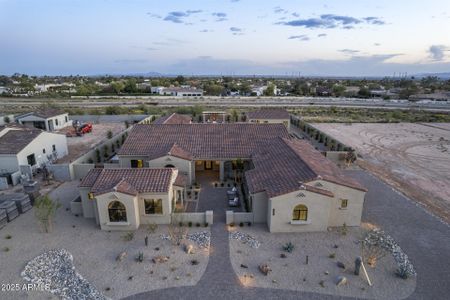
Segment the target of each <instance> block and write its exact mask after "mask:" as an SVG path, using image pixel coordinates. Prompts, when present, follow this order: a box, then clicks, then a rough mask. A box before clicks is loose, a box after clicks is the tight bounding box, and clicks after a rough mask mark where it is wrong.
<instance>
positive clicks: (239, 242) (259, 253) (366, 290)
mask: <svg viewBox="0 0 450 300" xmlns="http://www.w3.org/2000/svg"><path fill="white" fill-rule="evenodd" d="M369 227H371V226H369V224H363V226H362V227H361V228H345V229H342V228H335V229H333V230H330V231H329V232H317V233H312V232H311V233H304V234H301V235H299V234H292V233H280V234H276V235H274V234H270V233H267V231H266V230H265V228H264V227H263V226H258V225H256V226H251V227H248V226H244V227H236V226H235V227H230V228H229V230H230V259H231V263H232V266H233V269H234V271H235V273H236V274H237V276H238V278H239V280H240V282H241V284H242V285H243V286H249V287H260V288H275V289H286V290H295V291H306V292H316V293H323V294H332V295H339V296H349V297H356V298H364V299H403V298H406V297H408V296H409V295H411V294H412V293H413V291H414V289H415V286H416V276H415V275H412V276H408V278H407V279H402V278H400V277H399V276H398V274H396V270H397V269H398V263H397V262H398V261H399V259H398V258H399V257H398V253H400V252H401V250H399V248H397V250H394V251H393V253H395V254H394V255H392V253H384V254H385V255H384V256H379V257H381V258H378V260H377V261H376V263H375V266H374V267H371V266H370V265H369V264H368V263H367V258H368V257H369V256H368V255H367V252H365V254H366V255H363V261H364V264H365V268H366V270H367V273H368V276H369V279H370V281H371V284H372V286H369V284H368V281H367V280H366V278H365V276H364V273H363V271H360V273H359V275H355V274H354V271H355V258H357V257H358V256H361V255H362V252H361V247H362V246H361V243H362V242H361V240H362V239H363V238H364V237H365V236H366V234H367V233H368V232H370V229H372V228H370V229H369ZM385 240H389V237H387V239H385ZM392 242H393V241H392ZM393 243H394V244H395V242H393ZM394 248H395V247H394ZM395 257H396V258H395ZM402 259H405V256H403V258H402ZM406 260H408V259H407V257H406ZM369 261H370V260H369ZM408 265H409V264H408ZM409 267H411V268H413V267H412V265H409ZM410 271H411V272H414V271H413V269H411V270H410ZM265 272H267V275H265Z"/></svg>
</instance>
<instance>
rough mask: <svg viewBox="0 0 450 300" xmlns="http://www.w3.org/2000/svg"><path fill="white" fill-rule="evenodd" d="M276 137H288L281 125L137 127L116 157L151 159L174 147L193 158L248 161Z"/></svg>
mask: <svg viewBox="0 0 450 300" xmlns="http://www.w3.org/2000/svg"><path fill="white" fill-rule="evenodd" d="M276 137H283V138H288V137H289V133H288V132H287V130H286V127H284V126H283V125H282V124H250V123H234V124H177V125H152V124H150V125H146V124H138V125H135V126H134V127H133V129H132V130H131V132H130V134H129V136H128V138H127V139H126V141H125V143H124V145H123V146H122V148H121V149H120V151H119V153H118V155H119V157H120V156H121V155H129V156H147V157H148V158H149V159H154V158H158V157H161V156H163V155H166V154H167V153H168V152H170V150H171V149H172V148H173V146H174V145H175V144H176V145H177V147H179V148H180V149H182V150H183V152H184V155H186V154H187V153H189V154H190V155H191V156H192V158H195V159H211V160H214V159H236V158H250V157H251V155H252V154H253V153H254V152H255V151H256V150H257V149H258V148H259V147H261V145H262V144H264V143H265V142H266V141H267V140H270V139H273V138H276ZM178 150H179V149H177V152H178ZM180 152H181V151H180ZM178 153H179V152H178Z"/></svg>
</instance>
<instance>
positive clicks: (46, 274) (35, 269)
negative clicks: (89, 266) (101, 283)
mask: <svg viewBox="0 0 450 300" xmlns="http://www.w3.org/2000/svg"><path fill="white" fill-rule="evenodd" d="M21 276H22V278H23V279H24V280H25V281H28V282H30V283H32V284H33V285H35V286H49V290H48V292H50V293H52V294H54V295H57V296H59V297H60V298H62V299H96V300H103V299H106V297H105V296H103V295H102V293H101V292H99V291H98V290H97V289H96V288H95V286H93V285H92V284H90V283H89V282H88V281H87V280H86V279H84V278H83V276H81V275H80V274H78V273H77V272H76V271H75V266H74V265H73V257H72V254H70V253H69V252H68V251H67V250H65V249H58V250H50V251H48V252H45V253H43V254H41V255H39V256H37V257H36V258H34V259H33V260H31V261H30V262H28V264H27V265H26V266H25V269H24V270H23V271H22V273H21Z"/></svg>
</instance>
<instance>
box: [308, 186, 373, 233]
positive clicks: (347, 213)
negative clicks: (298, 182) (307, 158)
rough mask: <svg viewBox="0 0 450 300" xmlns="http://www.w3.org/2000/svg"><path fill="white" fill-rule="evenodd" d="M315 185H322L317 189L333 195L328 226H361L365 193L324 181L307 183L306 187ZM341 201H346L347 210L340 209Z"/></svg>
mask: <svg viewBox="0 0 450 300" xmlns="http://www.w3.org/2000/svg"><path fill="white" fill-rule="evenodd" d="M317 183H320V184H321V185H322V187H319V188H321V189H325V190H328V191H331V192H333V194H334V198H330V203H331V209H330V219H329V222H328V223H329V225H328V226H330V227H337V226H342V225H343V224H344V223H345V224H346V225H347V226H359V225H360V224H361V216H362V210H363V206H364V197H365V194H366V193H365V192H363V191H360V190H356V189H353V188H349V187H346V186H343V185H338V184H335V183H332V182H328V181H324V180H316V181H313V182H309V183H308V185H310V186H315V184H317ZM341 199H347V200H348V205H347V208H345V209H341V208H340V207H341Z"/></svg>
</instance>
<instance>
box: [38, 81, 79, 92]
mask: <svg viewBox="0 0 450 300" xmlns="http://www.w3.org/2000/svg"><path fill="white" fill-rule="evenodd" d="M75 87H76V85H75V84H74V83H45V84H35V85H34V89H35V91H36V92H37V93H44V92H48V91H50V90H56V89H58V90H61V91H65V92H70V93H75V92H76V90H75Z"/></svg>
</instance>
